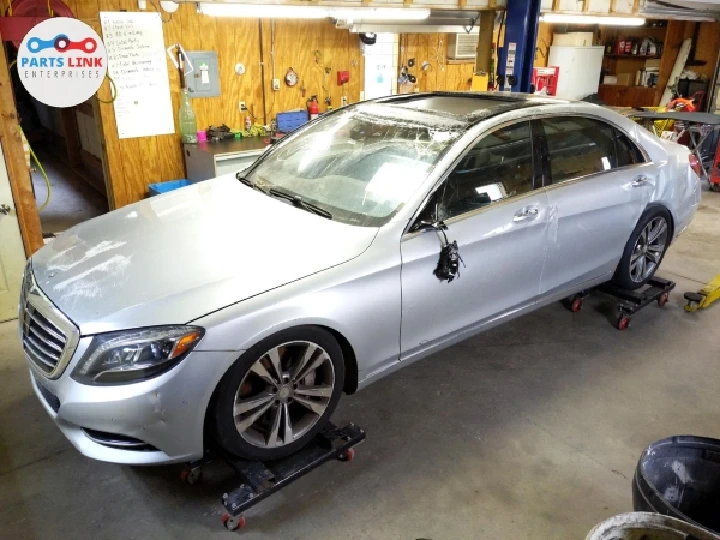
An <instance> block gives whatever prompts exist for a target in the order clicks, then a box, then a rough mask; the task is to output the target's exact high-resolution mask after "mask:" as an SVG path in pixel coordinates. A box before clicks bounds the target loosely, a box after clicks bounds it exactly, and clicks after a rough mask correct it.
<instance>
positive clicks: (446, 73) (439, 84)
mask: <svg viewBox="0 0 720 540" xmlns="http://www.w3.org/2000/svg"><path fill="white" fill-rule="evenodd" d="M447 43H448V38H447V34H401V35H400V65H401V66H402V65H407V61H408V60H409V59H410V58H414V59H415V67H413V68H408V71H409V73H411V74H413V75H415V77H417V83H416V84H417V86H418V88H419V90H420V91H421V92H426V91H430V90H449V91H455V90H470V87H471V83H472V75H473V69H474V67H475V61H474V60H470V61H463V62H462V63H450V62H452V61H450V60H447ZM425 61H427V62H429V63H430V68H429V69H428V70H426V71H423V70H422V69H421V68H420V66H422V63H423V62H425ZM443 63H444V65H443Z"/></svg>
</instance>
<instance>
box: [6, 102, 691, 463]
mask: <svg viewBox="0 0 720 540" xmlns="http://www.w3.org/2000/svg"><path fill="white" fill-rule="evenodd" d="M697 171H698V167H697V163H696V162H695V161H694V160H693V159H691V157H690V155H689V151H688V150H687V149H686V148H685V147H682V146H679V145H677V144H674V143H671V142H666V141H662V140H660V139H658V138H656V137H655V136H653V135H651V134H650V133H649V132H647V131H645V130H643V129H642V128H640V127H639V126H637V125H636V124H634V123H633V122H632V121H630V120H628V119H626V118H624V117H622V116H620V115H618V114H616V113H614V112H612V111H610V110H608V109H605V108H602V107H599V106H596V105H590V104H586V103H572V102H566V101H561V100H557V99H549V98H540V97H533V96H525V95H508V94H492V93H484V94H472V93H466V94H463V93H432V94H415V95H406V96H395V97H391V98H384V99H379V100H375V101H369V102H363V103H359V104H357V105H353V106H350V107H344V108H342V109H339V110H337V111H335V112H333V113H331V114H327V115H324V116H323V117H321V118H320V119H318V120H316V121H313V122H310V123H309V124H307V125H306V126H304V127H303V128H301V129H299V130H298V131H297V132H295V133H293V134H291V135H290V136H288V137H286V138H285V139H284V140H282V141H281V142H279V143H278V144H277V145H274V146H272V147H271V148H270V149H268V150H267V151H266V152H265V153H264V154H263V156H262V157H261V158H260V159H259V160H258V161H257V162H256V163H255V164H254V165H253V166H252V167H251V168H249V169H248V170H246V171H244V172H243V173H239V174H238V175H232V176H227V177H221V178H216V179H213V180H208V181H206V182H202V183H198V184H195V185H193V186H190V187H186V188H183V189H180V190H177V191H174V192H171V193H168V194H166V195H162V196H158V197H153V198H149V199H147V200H144V201H142V202H139V203H137V204H133V205H130V206H126V207H124V208H121V209H119V210H116V211H114V212H111V213H109V214H107V215H105V216H102V217H99V218H96V219H93V220H91V221H89V222H87V223H83V224H81V225H78V226H77V227H74V228H72V229H70V230H68V231H67V232H65V233H64V234H62V235H61V236H59V237H58V238H57V239H55V240H54V241H53V242H52V243H50V244H49V245H47V246H46V247H44V248H43V249H41V250H40V251H38V252H37V254H35V255H34V256H33V257H32V259H31V261H30V262H29V264H28V267H27V270H26V273H25V278H24V286H23V292H22V297H21V302H20V323H21V324H20V330H21V338H22V342H23V348H24V351H25V354H26V356H27V362H28V366H29V369H30V375H31V382H32V385H33V387H34V389H35V392H36V394H37V396H38V398H39V399H40V401H41V402H42V404H43V405H44V407H45V408H46V410H47V412H48V413H49V414H50V416H51V417H52V418H53V419H54V420H55V422H56V423H57V425H58V426H59V428H60V429H61V430H62V431H63V432H64V433H65V435H66V436H67V437H68V438H69V439H70V441H71V442H72V443H73V444H74V445H75V446H76V447H77V448H78V449H79V450H80V452H82V453H83V454H85V455H87V456H90V457H92V458H96V459H100V460H106V461H112V462H117V463H126V464H155V463H167V462H174V461H188V460H193V459H196V458H199V457H201V456H202V454H203V452H204V450H205V448H206V446H207V445H208V444H209V442H210V443H213V444H217V445H220V446H221V447H222V448H224V449H225V450H226V451H228V452H230V453H232V454H234V455H237V456H240V457H244V458H250V459H260V460H265V459H274V458H278V457H281V456H284V455H287V454H289V453H292V452H294V451H296V450H297V449H299V448H300V447H302V446H303V445H304V444H306V443H307V442H308V441H309V439H311V438H312V437H313V436H314V435H315V434H316V433H317V432H318V430H319V429H321V428H322V427H323V426H324V425H325V424H326V423H327V422H328V418H329V416H330V415H331V413H332V412H333V410H334V409H335V406H336V405H337V403H338V400H339V399H340V395H341V393H343V392H347V393H352V392H355V391H356V390H357V389H358V388H361V387H363V386H366V385H367V384H368V383H370V382H372V381H374V380H377V379H378V378H380V377H383V376H385V375H387V374H388V373H391V372H392V371H393V370H395V369H397V368H399V367H401V366H404V365H407V364H409V363H411V362H413V361H415V360H417V359H419V358H422V357H424V356H426V355H428V354H431V353H433V352H435V351H438V350H440V349H441V348H443V347H447V346H449V345H451V344H453V343H455V342H457V341H459V340H462V339H464V338H466V337H468V336H470V335H472V334H475V333H477V332H479V331H481V330H484V329H486V328H489V327H490V326H492V325H494V324H497V323H500V322H503V321H506V320H509V319H511V318H513V317H517V316H519V315H522V314H523V313H526V312H528V311H530V310H534V309H537V308H538V307H540V306H543V305H545V304H548V303H549V302H553V301H556V300H559V299H562V298H564V297H567V296H569V295H571V294H573V293H575V292H578V291H580V290H583V289H587V288H589V287H592V286H595V285H598V284H600V283H603V282H605V281H608V280H611V279H612V280H614V281H615V282H616V283H617V284H619V285H621V286H623V287H628V288H637V287H640V286H642V284H643V283H645V282H646V281H647V280H648V279H649V278H650V277H651V276H652V275H653V273H654V272H655V270H656V269H657V268H658V265H660V263H661V261H662V258H663V255H664V254H665V251H666V249H667V247H668V245H669V244H670V243H671V241H672V240H673V239H674V238H676V237H677V235H678V234H680V232H681V231H682V230H683V229H684V228H685V227H686V226H687V225H688V223H689V222H690V220H691V219H692V217H693V214H694V212H695V210H696V208H697V205H698V202H699V199H700V180H699V176H698V172H697Z"/></svg>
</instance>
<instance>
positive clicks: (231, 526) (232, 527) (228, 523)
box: [222, 514, 245, 531]
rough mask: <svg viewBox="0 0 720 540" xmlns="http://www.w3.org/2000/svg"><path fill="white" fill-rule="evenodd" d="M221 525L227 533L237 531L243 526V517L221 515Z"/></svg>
mask: <svg viewBox="0 0 720 540" xmlns="http://www.w3.org/2000/svg"><path fill="white" fill-rule="evenodd" d="M222 523H223V526H224V527H225V528H226V529H227V530H228V531H237V530H238V529H242V528H243V527H244V526H245V516H235V517H233V516H231V515H230V514H223V517H222Z"/></svg>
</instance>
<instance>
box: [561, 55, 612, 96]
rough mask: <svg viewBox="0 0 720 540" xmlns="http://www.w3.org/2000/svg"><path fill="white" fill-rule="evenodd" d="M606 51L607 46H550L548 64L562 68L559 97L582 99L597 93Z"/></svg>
mask: <svg viewBox="0 0 720 540" xmlns="http://www.w3.org/2000/svg"><path fill="white" fill-rule="evenodd" d="M604 52H605V47H565V46H559V45H553V46H552V47H550V54H549V55H548V66H557V67H559V68H560V73H559V75H558V86H557V97H561V98H565V99H582V98H584V97H585V96H589V95H590V94H595V93H597V91H598V87H599V86H600V70H601V69H602V59H603V54H604Z"/></svg>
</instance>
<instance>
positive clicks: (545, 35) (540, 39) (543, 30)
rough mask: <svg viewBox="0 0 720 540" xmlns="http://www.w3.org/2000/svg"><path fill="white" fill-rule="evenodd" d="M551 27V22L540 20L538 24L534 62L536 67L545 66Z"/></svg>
mask: <svg viewBox="0 0 720 540" xmlns="http://www.w3.org/2000/svg"><path fill="white" fill-rule="evenodd" d="M552 39H553V28H552V25H551V24H548V23H544V22H541V23H539V24H538V36H537V42H536V44H535V62H534V64H533V65H534V66H536V67H545V66H547V59H548V55H549V54H550V45H552Z"/></svg>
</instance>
